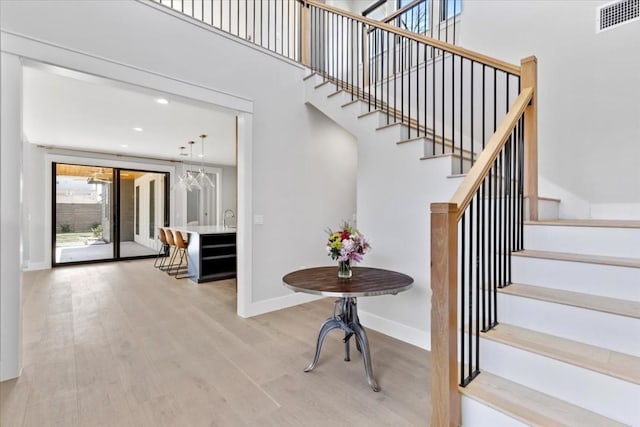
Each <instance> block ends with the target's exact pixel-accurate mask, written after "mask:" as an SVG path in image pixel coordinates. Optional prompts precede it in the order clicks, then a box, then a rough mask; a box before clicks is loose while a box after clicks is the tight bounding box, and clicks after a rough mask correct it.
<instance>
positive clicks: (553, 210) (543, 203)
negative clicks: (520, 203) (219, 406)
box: [524, 198, 560, 221]
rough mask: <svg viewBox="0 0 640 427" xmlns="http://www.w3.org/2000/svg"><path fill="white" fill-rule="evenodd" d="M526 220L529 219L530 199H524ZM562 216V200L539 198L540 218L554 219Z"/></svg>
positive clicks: (542, 219)
mask: <svg viewBox="0 0 640 427" xmlns="http://www.w3.org/2000/svg"><path fill="white" fill-rule="evenodd" d="M524 212H525V218H524V219H525V221H529V220H530V219H531V218H529V199H528V198H525V200H524ZM558 218H560V201H559V200H549V199H538V220H540V221H544V220H554V219H558Z"/></svg>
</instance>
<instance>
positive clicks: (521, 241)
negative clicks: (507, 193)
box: [520, 116, 526, 249]
mask: <svg viewBox="0 0 640 427" xmlns="http://www.w3.org/2000/svg"><path fill="white" fill-rule="evenodd" d="M524 122H525V121H524V116H522V117H521V118H520V249H524V177H525V173H526V170H525V163H524V144H525V141H524Z"/></svg>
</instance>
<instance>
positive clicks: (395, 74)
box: [393, 34, 399, 123]
mask: <svg viewBox="0 0 640 427" xmlns="http://www.w3.org/2000/svg"><path fill="white" fill-rule="evenodd" d="M397 52H398V36H397V35H395V34H394V35H393V122H394V123H395V122H397V121H398V114H397V111H398V109H397V102H396V101H397V100H398V62H399V58H396V53H397Z"/></svg>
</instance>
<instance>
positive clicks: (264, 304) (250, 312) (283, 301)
mask: <svg viewBox="0 0 640 427" xmlns="http://www.w3.org/2000/svg"><path fill="white" fill-rule="evenodd" d="M320 298H324V297H321V296H318V295H310V294H301V293H294V294H291V295H285V296H282V297H277V298H271V299H268V300H264V301H258V302H252V303H251V304H249V306H248V307H246V311H245V312H244V313H238V314H239V315H240V316H241V317H245V318H246V317H253V316H258V315H260V314H264V313H269V312H271V311H276V310H282V309H283V308H288V307H293V306H294V305H299V304H304V303H307V302H311V301H315V300H318V299H320Z"/></svg>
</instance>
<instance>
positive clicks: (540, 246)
mask: <svg viewBox="0 0 640 427" xmlns="http://www.w3.org/2000/svg"><path fill="white" fill-rule="evenodd" d="M524 247H525V248H527V249H531V250H541V251H553V252H570V253H580V254H592V255H605V256H612V257H625V258H640V229H638V228H603V227H561V226H543V225H525V229H524ZM639 274H640V273H639Z"/></svg>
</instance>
